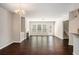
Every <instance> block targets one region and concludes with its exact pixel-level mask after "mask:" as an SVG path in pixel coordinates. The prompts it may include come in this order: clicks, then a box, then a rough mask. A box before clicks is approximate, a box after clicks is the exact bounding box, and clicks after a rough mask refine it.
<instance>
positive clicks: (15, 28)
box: [12, 14, 21, 42]
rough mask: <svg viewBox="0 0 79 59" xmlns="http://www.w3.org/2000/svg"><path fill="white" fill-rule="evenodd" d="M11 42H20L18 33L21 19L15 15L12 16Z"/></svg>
mask: <svg viewBox="0 0 79 59" xmlns="http://www.w3.org/2000/svg"><path fill="white" fill-rule="evenodd" d="M12 23H13V24H12V26H13V30H12V31H13V38H12V39H13V40H14V42H19V41H20V31H21V27H20V26H21V19H20V16H19V15H17V14H13V22H12Z"/></svg>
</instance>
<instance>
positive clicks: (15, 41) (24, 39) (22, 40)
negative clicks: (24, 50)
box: [13, 39, 25, 43]
mask: <svg viewBox="0 0 79 59" xmlns="http://www.w3.org/2000/svg"><path fill="white" fill-rule="evenodd" d="M24 40H25V39H24ZM24 40H20V41H14V42H13V43H21V42H23V41H24Z"/></svg>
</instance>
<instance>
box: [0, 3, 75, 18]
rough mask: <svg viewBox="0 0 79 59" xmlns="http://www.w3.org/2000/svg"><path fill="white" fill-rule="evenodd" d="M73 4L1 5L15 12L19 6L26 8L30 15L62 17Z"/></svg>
mask: <svg viewBox="0 0 79 59" xmlns="http://www.w3.org/2000/svg"><path fill="white" fill-rule="evenodd" d="M72 5H73V4H68V3H24V4H23V3H18V4H16V3H1V4H0V6H2V7H3V8H6V9H7V10H9V11H11V12H14V11H15V10H16V9H18V8H19V7H20V8H22V9H24V10H25V12H26V14H27V15H28V16H36V15H38V16H41V15H42V16H52V17H54V18H55V17H60V16H62V15H65V14H68V13H69V11H70V7H71V6H72Z"/></svg>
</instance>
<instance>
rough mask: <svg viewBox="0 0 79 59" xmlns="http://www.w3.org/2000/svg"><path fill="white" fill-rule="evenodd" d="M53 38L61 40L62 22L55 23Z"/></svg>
mask: <svg viewBox="0 0 79 59" xmlns="http://www.w3.org/2000/svg"><path fill="white" fill-rule="evenodd" d="M55 36H56V37H58V38H60V39H63V21H61V20H59V21H56V22H55Z"/></svg>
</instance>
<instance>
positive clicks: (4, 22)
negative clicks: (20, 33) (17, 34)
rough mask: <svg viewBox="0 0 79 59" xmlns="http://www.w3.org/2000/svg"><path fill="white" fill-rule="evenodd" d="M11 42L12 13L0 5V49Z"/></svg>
mask: <svg viewBox="0 0 79 59" xmlns="http://www.w3.org/2000/svg"><path fill="white" fill-rule="evenodd" d="M12 42H13V41H12V13H10V12H8V11H7V10H5V9H3V8H1V7H0V49H1V48H3V47H5V46H7V45H9V44H11V43H12Z"/></svg>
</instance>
